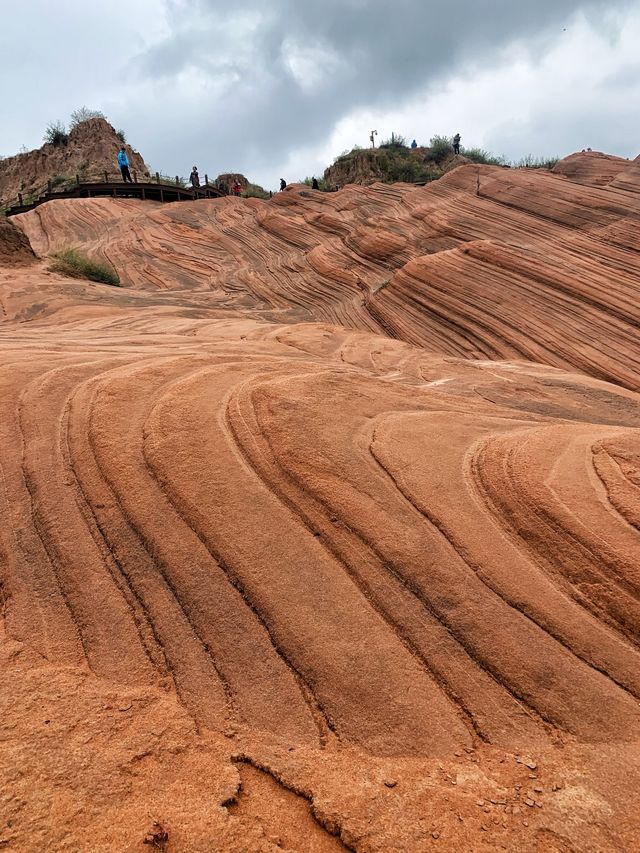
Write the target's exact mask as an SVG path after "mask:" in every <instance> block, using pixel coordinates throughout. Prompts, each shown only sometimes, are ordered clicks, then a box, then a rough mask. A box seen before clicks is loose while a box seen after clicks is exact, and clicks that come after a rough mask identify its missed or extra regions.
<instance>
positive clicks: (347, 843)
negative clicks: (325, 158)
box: [0, 155, 640, 853]
mask: <svg viewBox="0 0 640 853" xmlns="http://www.w3.org/2000/svg"><path fill="white" fill-rule="evenodd" d="M585 156H587V157H588V155H585ZM603 163H604V166H606V167H607V168H609V169H610V170H611V164H610V163H609V162H608V161H607V160H606V158H605V159H603ZM594 164H595V165H594ZM617 166H620V164H617ZM611 171H612V174H611V175H609V176H605V175H604V174H603V173H602V171H601V170H600V171H598V168H597V160H596V158H595V157H594V158H591V159H590V160H588V162H585V163H584V164H582V165H580V164H578V165H576V164H575V163H571V164H569V166H567V167H566V169H565V174H557V175H554V174H550V173H533V172H515V171H510V170H504V169H490V168H484V167H483V168H478V167H472V166H468V167H463V168H461V169H459V170H457V171H456V172H454V173H452V174H451V175H449V176H447V177H446V178H444V179H443V180H441V181H439V182H438V183H436V184H433V185H431V186H429V187H427V188H420V189H415V188H412V187H406V186H402V185H397V186H394V187H386V186H385V187H383V186H374V187H370V188H355V187H353V188H346V189H345V190H343V191H342V192H340V193H337V194H332V195H326V196H325V195H322V194H319V193H313V192H310V191H308V190H306V189H305V188H301V187H295V186H294V187H291V188H290V189H288V191H287V192H285V193H282V194H280V195H279V196H278V197H277V199H276V200H275V203H273V202H272V203H262V202H256V201H255V200H247V201H240V200H236V199H220V200H217V201H200V202H196V203H182V204H180V205H167V206H164V207H161V206H159V205H154V204H147V205H145V204H144V203H142V202H135V201H111V200H86V201H83V200H74V201H68V202H63V201H61V202H53V203H50V204H47V205H43V206H42V207H40V208H38V209H36V210H35V211H32V212H30V213H29V214H25V215H23V216H21V217H19V218H18V220H19V222H18V223H17V224H19V227H20V228H21V229H22V230H23V232H24V233H25V234H26V235H27V236H28V237H29V239H30V241H31V244H32V246H33V248H34V250H35V251H36V253H37V254H38V255H40V256H41V257H43V256H45V255H46V253H47V252H48V251H50V250H51V249H54V248H60V247H62V246H69V245H74V246H78V247H81V248H83V250H84V251H87V252H89V253H90V254H93V255H95V256H97V257H102V258H108V259H109V260H110V262H111V263H113V265H114V266H115V267H116V269H117V270H118V272H119V274H120V277H121V279H122V281H123V284H124V285H125V286H124V287H121V288H113V287H108V286H105V285H98V284H93V283H89V282H85V281H78V280H71V279H65V278H62V277H60V276H58V275H57V274H54V273H51V272H49V271H48V270H47V263H46V261H45V260H37V259H36V260H33V261H31V260H30V259H29V257H28V253H25V251H24V247H23V246H22V245H21V244H19V241H18V243H15V241H13V242H12V243H11V245H12V246H16V245H19V248H20V257H18V250H17V249H15V251H14V249H11V248H7V246H8V241H5V251H4V253H0V258H1V262H2V265H1V266H0V302H1V306H2V308H1V314H2V322H1V323H0V406H1V410H2V418H1V420H0V431H1V432H0V439H1V440H0V513H1V514H2V526H1V528H0V581H1V586H0V600H1V602H2V619H1V621H0V658H1V667H0V681H1V689H0V703H1V710H0V739H1V741H2V749H1V750H0V780H1V783H2V784H1V785H0V804H1V808H0V822H1V823H0V849H2V850H16V851H42V850H45V849H46V850H52V851H58V850H60V851H76V850H82V851H84V850H92V851H93V850H96V851H111V850H114V851H144V850H150V849H162V850H166V851H175V853H178V851H209V850H240V851H245V850H246V851H254V850H255V851H262V850H264V851H267V850H277V849H286V850H294V851H331V850H339V849H352V850H358V851H393V850H397V851H401V850H402V851H404V850H447V851H449V850H454V851H458V850H460V851H476V850H477V851H484V850H487V851H489V850H515V849H517V850H523V851H563V853H564V851H613V850H634V849H638V843H637V838H638V837H640V817H639V816H638V815H639V814H640V809H639V806H640V769H639V768H640V761H639V759H640V735H639V731H640V729H639V723H640V650H639V637H640V596H639V590H640V535H639V529H640V491H639V489H640V454H639V447H640V445H639V443H638V433H637V432H636V430H637V429H638V428H639V427H640V395H638V394H637V393H636V390H637V389H638V387H639V385H640V369H639V364H638V361H639V360H640V348H639V347H638V343H639V341H638V322H639V320H640V310H639V309H638V295H639V290H640V276H639V271H640V262H639V261H638V248H640V245H639V244H638V239H639V238H638V236H637V235H638V229H637V224H638V218H639V216H640V171H639V167H638V164H637V163H632V164H628V166H627V167H626V168H622V166H620V168H616V169H615V170H611ZM613 172H615V174H614V173H613ZM574 176H577V177H576V180H573V179H572V178H573V177H574ZM14 221H15V220H14ZM12 257H13V259H12Z"/></svg>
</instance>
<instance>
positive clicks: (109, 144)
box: [0, 118, 149, 208]
mask: <svg viewBox="0 0 640 853" xmlns="http://www.w3.org/2000/svg"><path fill="white" fill-rule="evenodd" d="M121 145H122V141H121V139H120V137H119V136H118V135H117V133H116V131H115V129H114V128H113V127H112V126H111V125H110V124H109V122H108V121H106V120H105V119H103V118H92V119H88V120H87V121H83V122H80V123H79V124H77V125H76V126H75V127H74V128H73V129H72V130H71V131H70V133H69V140H68V142H67V143H66V144H60V145H52V144H51V143H45V145H43V146H42V148H38V149H37V150H35V151H27V152H26V153H24V154H16V156H15V157H6V158H4V159H2V160H0V208H4V207H9V206H11V205H12V204H16V203H17V197H18V193H22V194H23V195H24V196H26V197H32V196H35V197H37V196H39V195H40V194H41V193H42V192H43V191H44V190H45V189H46V187H47V182H48V181H50V180H54V179H57V182H58V183H59V184H61V183H63V182H64V181H68V182H75V180H76V175H78V176H79V177H80V179H81V180H94V181H96V180H104V173H105V172H107V173H111V176H112V178H113V177H115V176H117V175H118V150H119V149H120V147H121ZM125 147H126V149H127V155H128V157H129V163H130V167H131V171H132V172H133V171H136V172H138V174H139V175H140V176H141V177H142V175H144V174H145V173H148V171H149V169H148V167H147V165H146V164H145V162H144V160H143V159H142V156H141V155H140V154H138V152H137V151H134V150H133V149H132V148H131V146H130V145H126V146H125Z"/></svg>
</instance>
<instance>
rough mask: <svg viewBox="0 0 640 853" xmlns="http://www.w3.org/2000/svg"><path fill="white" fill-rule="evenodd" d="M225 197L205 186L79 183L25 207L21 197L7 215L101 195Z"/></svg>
mask: <svg viewBox="0 0 640 853" xmlns="http://www.w3.org/2000/svg"><path fill="white" fill-rule="evenodd" d="M222 195H224V193H222V192H221V191H220V190H219V189H216V188H215V187H212V186H211V185H210V184H205V186H203V187H199V188H198V189H192V188H191V187H182V186H180V185H179V184H175V185H174V184H162V183H153V182H151V181H149V182H141V181H135V182H134V183H133V184H129V183H127V184H125V183H124V182H123V181H105V182H102V183H101V182H95V183H77V184H75V185H74V186H72V187H70V188H68V189H65V190H61V191H58V192H56V191H55V190H53V189H52V188H51V185H50V186H49V189H48V190H47V191H46V192H45V193H43V195H41V196H40V197H39V198H38V199H36V201H33V202H30V203H29V204H23V203H22V198H21V197H20V198H19V204H17V205H14V206H13V207H10V208H9V209H8V210H7V211H6V215H7V216H15V215H16V214H17V213H24V212H25V211H27V210H32V209H33V208H34V207H38V206H39V205H41V204H44V203H45V202H47V201H53V200H54V199H58V198H95V197H98V196H107V197H111V198H139V199H142V201H160V202H172V201H195V200H196V199H200V198H219V197H220V196H222Z"/></svg>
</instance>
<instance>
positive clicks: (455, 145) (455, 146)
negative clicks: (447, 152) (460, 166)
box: [453, 133, 460, 154]
mask: <svg viewBox="0 0 640 853" xmlns="http://www.w3.org/2000/svg"><path fill="white" fill-rule="evenodd" d="M453 153H454V154H459V153H460V134H459V133H456V135H455V136H454V137H453Z"/></svg>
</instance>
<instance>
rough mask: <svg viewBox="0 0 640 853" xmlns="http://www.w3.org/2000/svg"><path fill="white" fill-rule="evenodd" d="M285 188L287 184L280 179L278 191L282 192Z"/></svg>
mask: <svg viewBox="0 0 640 853" xmlns="http://www.w3.org/2000/svg"><path fill="white" fill-rule="evenodd" d="M286 186H287V182H286V181H285V179H284V178H280V189H281V190H283V189H285V187H286Z"/></svg>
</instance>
